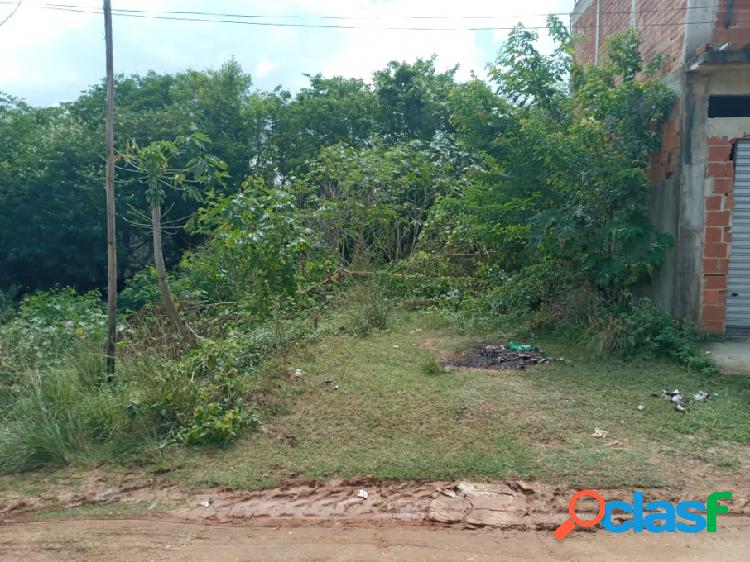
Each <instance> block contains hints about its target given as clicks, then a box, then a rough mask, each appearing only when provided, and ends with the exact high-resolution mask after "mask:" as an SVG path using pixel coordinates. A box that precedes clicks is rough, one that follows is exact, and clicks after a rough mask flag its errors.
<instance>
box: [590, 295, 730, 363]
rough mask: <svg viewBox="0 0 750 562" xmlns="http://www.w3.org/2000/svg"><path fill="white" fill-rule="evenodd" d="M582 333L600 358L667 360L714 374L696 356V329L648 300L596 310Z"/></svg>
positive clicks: (697, 334) (698, 339)
mask: <svg viewBox="0 0 750 562" xmlns="http://www.w3.org/2000/svg"><path fill="white" fill-rule="evenodd" d="M585 334H586V339H587V340H588V341H590V342H594V343H593V345H594V346H595V349H596V351H597V352H598V353H599V354H600V355H601V356H604V357H619V358H624V359H631V358H655V357H667V358H669V359H671V360H673V361H676V362H678V363H681V364H683V365H686V366H687V367H690V368H691V369H693V370H696V371H700V372H705V373H712V372H714V371H715V367H713V365H712V364H711V363H710V362H708V361H706V360H705V359H704V358H702V357H700V355H699V354H698V351H697V344H698V343H699V342H700V341H701V336H700V334H699V332H698V331H697V329H696V327H695V326H692V325H680V324H679V323H677V322H675V321H674V320H672V318H671V317H670V316H669V315H668V314H667V313H666V312H664V311H663V310H661V309H660V308H658V307H657V306H655V305H654V304H653V303H652V302H651V301H650V300H648V299H640V300H635V301H634V300H627V301H625V302H624V303H622V304H620V305H617V306H613V307H610V308H609V309H604V310H602V311H600V312H599V314H598V315H597V316H594V317H592V318H591V322H590V327H589V328H588V330H586V332H585Z"/></svg>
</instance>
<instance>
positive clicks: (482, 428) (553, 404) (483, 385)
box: [170, 313, 750, 488]
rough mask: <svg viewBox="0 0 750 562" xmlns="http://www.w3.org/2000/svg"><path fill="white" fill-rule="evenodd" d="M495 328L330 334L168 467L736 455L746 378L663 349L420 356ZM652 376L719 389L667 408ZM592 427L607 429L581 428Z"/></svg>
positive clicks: (390, 472)
mask: <svg viewBox="0 0 750 562" xmlns="http://www.w3.org/2000/svg"><path fill="white" fill-rule="evenodd" d="M505 339H506V338H505V337H504V335H503V334H486V333H482V334H476V333H465V332H464V331H462V330H459V329H457V328H456V327H455V326H453V325H451V324H450V323H449V322H447V321H445V320H443V319H441V318H440V317H439V316H436V315H430V314H420V313H412V314H403V315H401V316H399V317H398V318H397V319H396V320H395V321H394V322H393V323H392V327H391V328H390V329H389V330H387V331H386V332H382V333H379V334H375V335H373V336H370V337H368V338H358V337H352V336H348V335H342V336H336V337H330V338H328V339H326V340H325V341H323V342H321V343H320V344H318V345H315V346H313V347H310V348H308V349H306V350H304V351H303V352H300V353H297V354H296V355H295V356H294V357H292V358H290V359H289V362H288V365H285V366H283V367H279V369H280V370H281V371H284V372H287V371H288V372H293V371H294V369H295V368H300V369H302V370H303V373H304V374H303V375H302V377H301V378H299V379H297V378H295V377H294V376H291V377H290V378H289V383H288V384H289V388H290V394H289V399H288V400H287V403H286V404H285V405H284V406H283V409H284V411H283V412H282V413H281V414H279V415H278V416H276V417H274V418H272V419H270V420H267V421H266V423H265V424H264V427H263V430H262V431H260V432H257V433H254V434H251V435H249V436H248V437H246V438H245V439H243V440H242V441H240V442H239V443H238V444H237V445H236V446H233V447H231V448H229V449H226V450H224V451H220V452H211V453H208V452H206V453H202V454H200V453H198V454H188V455H184V456H183V457H181V458H180V459H178V460H176V461H175V462H174V464H173V466H171V467H170V468H175V469H176V470H175V472H174V477H176V478H179V479H188V480H190V481H192V482H193V483H195V484H200V485H221V486H229V487H238V488H258V487H264V486H271V485H274V484H275V483H277V482H279V481H280V480H283V479H286V478H294V477H299V478H329V477H350V476H357V475H363V474H371V475H375V476H377V477H382V478H432V479H440V478H459V477H460V478H474V479H503V478H513V477H519V478H527V479H538V480H542V481H548V482H553V483H556V484H569V485H586V486H662V485H670V486H680V485H682V484H684V483H686V482H690V481H693V480H700V479H703V478H718V477H720V476H721V475H726V476H731V475H732V474H733V473H736V472H738V471H739V470H740V469H741V468H742V467H743V466H747V464H748V458H749V453H748V451H750V408H748V405H749V404H750V380H748V379H746V378H740V377H734V378H733V377H725V376H704V375H696V374H691V373H689V372H687V371H686V370H685V369H684V368H682V367H679V366H675V365H673V364H669V363H666V362H664V363H659V362H650V363H636V364H633V363H629V364H626V363H612V362H608V363H599V362H596V361H593V360H590V359H589V358H587V357H585V356H581V355H580V354H579V353H577V352H576V350H575V349H571V348H570V347H569V346H562V345H560V344H557V345H556V344H555V343H554V342H546V341H542V342H534V343H537V344H538V345H539V346H540V347H541V348H542V349H543V350H545V351H546V352H547V353H549V355H550V356H552V357H554V358H559V357H564V358H565V361H564V362H552V363H550V364H548V365H540V366H535V367H529V368H528V369H525V370H509V371H500V372H497V371H483V370H460V371H454V372H451V373H447V372H439V370H438V369H436V368H435V365H434V364H435V360H436V359H438V358H440V357H444V356H447V355H450V354H452V353H454V352H456V351H459V350H461V349H464V348H466V347H468V346H471V345H474V344H477V343H479V342H489V341H493V342H497V341H504V340H505ZM326 380H328V381H329V382H328V383H326ZM663 388H669V389H674V388H678V389H680V390H681V391H682V392H683V393H685V394H689V395H692V393H693V392H696V391H698V390H705V391H707V392H710V393H718V396H714V397H712V398H710V399H709V400H708V401H707V402H705V403H696V404H693V405H692V406H690V407H689V409H688V412H687V413H680V412H677V411H675V410H674V409H673V408H672V406H671V404H670V403H669V402H668V401H666V400H664V399H662V398H661V397H655V396H652V394H660V393H661V390H662V389H663ZM641 405H642V406H644V407H645V409H642V410H639V408H638V407H639V406H641ZM596 428H599V429H601V430H602V431H603V432H606V437H595V436H594V435H593V434H594V432H595V430H596Z"/></svg>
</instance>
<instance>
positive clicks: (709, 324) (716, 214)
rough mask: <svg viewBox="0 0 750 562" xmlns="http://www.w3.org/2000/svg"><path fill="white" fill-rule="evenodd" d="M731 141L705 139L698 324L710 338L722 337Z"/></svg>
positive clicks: (729, 223)
mask: <svg viewBox="0 0 750 562" xmlns="http://www.w3.org/2000/svg"><path fill="white" fill-rule="evenodd" d="M734 142H735V141H734V139H730V138H728V137H709V138H708V158H707V160H706V162H707V164H706V178H707V179H708V180H709V182H710V185H711V190H710V193H709V194H708V195H706V197H705V211H706V220H705V229H704V239H703V242H704V246H703V304H702V307H701V324H702V325H703V327H704V328H705V329H706V330H708V331H709V332H711V333H714V334H724V330H725V327H726V314H727V308H726V306H727V305H726V303H727V277H728V273H729V247H730V243H731V242H732V208H733V207H734V195H733V194H732V192H733V190H734V162H733V161H732V160H731V155H732V149H733V145H734Z"/></svg>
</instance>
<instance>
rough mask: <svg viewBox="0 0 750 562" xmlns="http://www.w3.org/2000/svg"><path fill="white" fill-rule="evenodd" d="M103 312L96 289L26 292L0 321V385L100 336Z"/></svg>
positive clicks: (103, 320)
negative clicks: (1, 322) (85, 291)
mask: <svg viewBox="0 0 750 562" xmlns="http://www.w3.org/2000/svg"><path fill="white" fill-rule="evenodd" d="M105 322H106V313H105V309H104V305H103V303H102V301H101V297H100V296H99V294H98V293H96V292H91V293H86V294H83V295H80V294H77V293H76V292H75V291H74V290H73V289H59V290H54V291H47V292H38V293H33V294H30V295H27V296H26V297H24V299H23V300H22V301H21V303H20V306H19V308H18V311H17V312H16V313H15V314H13V315H12V316H10V318H9V319H8V320H6V322H4V323H3V324H0V377H2V378H0V385H2V384H8V383H9V382H11V381H16V380H17V379H18V378H19V377H20V376H21V374H23V373H25V372H28V371H33V370H36V369H39V368H40V367H49V366H50V365H53V364H55V363H58V362H59V361H61V360H62V359H63V358H64V357H65V356H66V355H67V354H68V353H69V352H71V351H75V350H76V348H78V347H79V346H80V345H86V344H88V343H90V342H91V341H97V340H98V339H100V338H101V337H102V334H103V329H104V325H105Z"/></svg>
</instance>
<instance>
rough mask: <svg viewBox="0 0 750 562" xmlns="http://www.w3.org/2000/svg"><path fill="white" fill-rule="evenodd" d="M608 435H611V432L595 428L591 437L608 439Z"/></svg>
mask: <svg viewBox="0 0 750 562" xmlns="http://www.w3.org/2000/svg"><path fill="white" fill-rule="evenodd" d="M607 435H609V431H604V430H603V429H601V428H599V427H595V428H594V433H592V434H591V437H606V436H607Z"/></svg>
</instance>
